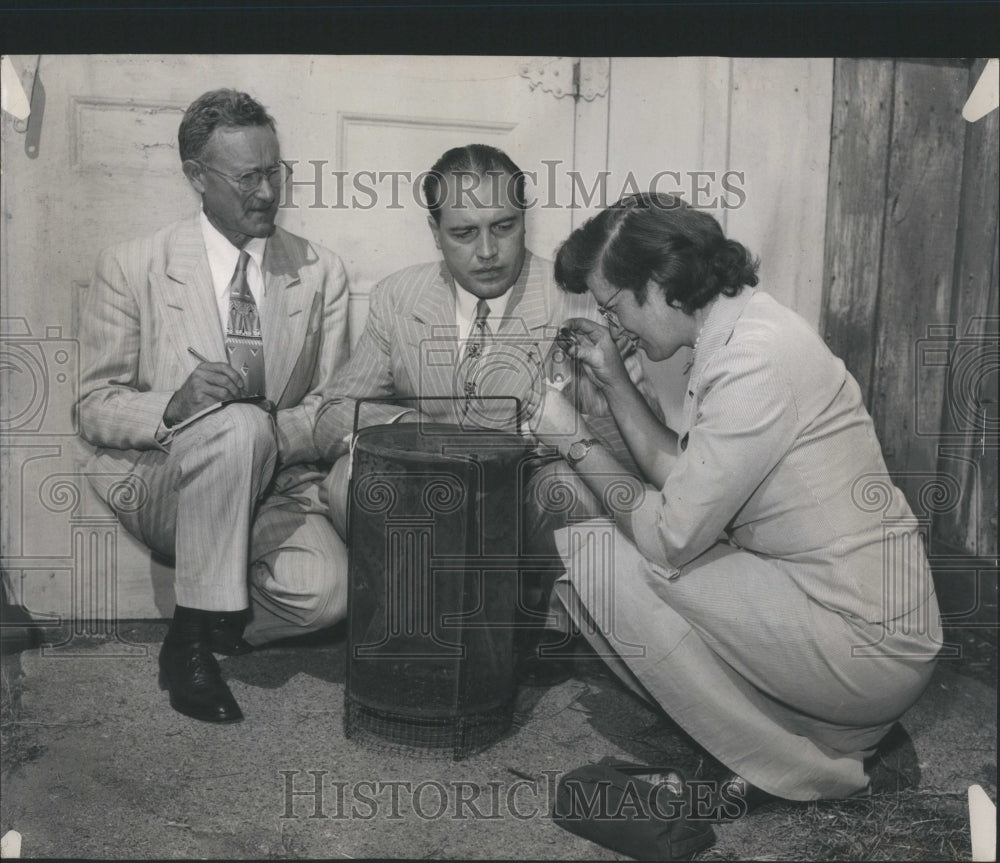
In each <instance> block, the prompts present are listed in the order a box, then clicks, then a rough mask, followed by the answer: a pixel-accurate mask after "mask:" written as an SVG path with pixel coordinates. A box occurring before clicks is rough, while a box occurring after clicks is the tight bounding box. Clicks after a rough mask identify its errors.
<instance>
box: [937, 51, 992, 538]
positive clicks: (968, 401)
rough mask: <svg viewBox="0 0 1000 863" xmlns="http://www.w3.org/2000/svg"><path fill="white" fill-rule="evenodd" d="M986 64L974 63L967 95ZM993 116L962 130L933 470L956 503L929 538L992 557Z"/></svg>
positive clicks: (940, 520)
mask: <svg viewBox="0 0 1000 863" xmlns="http://www.w3.org/2000/svg"><path fill="white" fill-rule="evenodd" d="M984 65H985V61H979V62H978V63H976V64H974V65H973V68H972V70H971V75H970V79H969V84H968V87H969V91H970V92H971V89H972V87H973V86H974V85H975V82H976V81H977V80H978V78H979V75H980V74H981V71H982V67H983V66H984ZM998 127H1000V115H998V113H997V112H996V111H993V112H992V113H990V114H988V115H987V116H986V117H984V118H983V119H981V120H979V121H977V122H976V123H971V124H969V125H968V127H967V132H966V142H965V162H964V167H963V175H962V199H961V211H960V214H959V224H958V248H957V251H956V261H955V284H954V294H953V297H952V312H951V319H952V322H953V323H954V325H955V330H956V335H957V336H958V338H957V339H956V343H955V345H954V347H953V349H952V351H951V355H950V364H949V367H948V389H947V399H946V401H945V405H944V414H943V417H942V422H941V444H942V446H941V453H940V456H941V457H940V459H939V462H938V470H939V471H940V472H942V473H947V474H950V475H951V476H953V477H954V478H955V479H956V481H957V482H958V484H959V487H960V489H961V495H960V498H959V501H958V503H957V505H956V506H955V507H954V508H952V509H948V510H946V511H944V512H942V513H940V514H939V515H938V516H937V517H936V518H935V520H934V534H933V535H934V539H935V540H936V541H943V542H945V543H947V544H948V545H949V546H951V547H953V548H956V549H960V550H962V551H963V552H966V553H968V554H970V555H979V556H982V557H988V556H995V555H996V554H997V434H998V427H997V392H996V390H997V365H998V356H997V347H996V344H997V335H998V334H997V320H996V316H997V294H998V284H997V246H998V235H997V212H998V210H1000V166H998V162H1000V141H998Z"/></svg>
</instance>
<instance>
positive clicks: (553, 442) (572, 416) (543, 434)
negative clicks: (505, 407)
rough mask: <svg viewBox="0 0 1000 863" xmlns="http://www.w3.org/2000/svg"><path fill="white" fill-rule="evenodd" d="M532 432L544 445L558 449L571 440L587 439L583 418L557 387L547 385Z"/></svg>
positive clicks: (534, 419) (532, 425)
mask: <svg viewBox="0 0 1000 863" xmlns="http://www.w3.org/2000/svg"><path fill="white" fill-rule="evenodd" d="M531 430H532V432H533V433H534V435H535V437H536V438H538V440H540V441H541V442H542V443H544V444H548V445H549V446H554V447H558V446H559V444H560V443H567V442H568V441H569V439H570V438H574V439H575V438H577V437H586V436H587V431H588V429H587V426H586V423H584V421H583V417H581V416H580V414H579V413H578V412H577V410H576V408H575V407H573V405H572V404H571V403H570V402H569V400H568V399H567V398H566V396H564V395H563V394H562V393H561V392H560V391H559V390H558V389H556V387H554V386H552V385H551V384H547V385H546V386H545V389H544V390H543V392H542V399H541V403H540V404H539V405H538V406H537V409H536V413H535V414H534V416H533V417H532V424H531Z"/></svg>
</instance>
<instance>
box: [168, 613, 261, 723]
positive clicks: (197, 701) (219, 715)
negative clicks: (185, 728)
mask: <svg viewBox="0 0 1000 863" xmlns="http://www.w3.org/2000/svg"><path fill="white" fill-rule="evenodd" d="M211 617H212V612H208V611H201V610H198V609H192V608H184V607H182V606H177V608H176V609H175V611H174V619H173V622H172V623H171V624H170V630H169V631H168V632H167V637H166V638H165V639H164V640H163V647H162V648H161V649H160V688H161V689H166V690H168V691H169V693H170V706H171V707H173V708H174V710H176V711H177V712H178V713H183V714H184V715H185V716H190V717H191V718H192V719H200V720H201V721H202V722H239V721H240V720H241V719H242V718H243V712H242V711H241V710H240V706H239V705H238V704H237V703H236V699H235V698H233V694H232V693H231V692H230V691H229V687H228V686H226V682H225V681H224V680H223V679H222V671H221V669H220V668H219V663H218V660H216V658H215V657H214V656H213V655H212V650H211V648H210V646H209V641H208V628H209V621H210V618H211Z"/></svg>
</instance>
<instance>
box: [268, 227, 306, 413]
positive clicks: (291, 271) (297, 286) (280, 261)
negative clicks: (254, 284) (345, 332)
mask: <svg viewBox="0 0 1000 863" xmlns="http://www.w3.org/2000/svg"><path fill="white" fill-rule="evenodd" d="M297 258H298V255H295V254H294V253H293V250H291V249H290V248H289V246H288V243H287V239H286V236H285V234H284V232H283V231H282V230H281V229H280V228H279V229H278V230H276V231H275V232H274V234H273V235H272V236H271V238H270V239H269V240H268V241H267V248H266V250H265V252H264V266H263V276H264V297H263V299H262V301H261V335H262V337H263V339H264V375H265V381H266V389H267V397H268V398H269V399H271V401H273V402H274V403H275V404H277V403H279V402H280V400H281V396H282V394H283V393H284V391H285V387H286V386H288V379H289V378H290V377H291V374H292V370H293V369H294V368H295V363H296V362H297V361H298V358H299V355H300V354H301V353H302V344H303V342H304V341H305V336H306V330H307V328H308V326H309V320H310V317H311V312H312V306H313V300H314V298H315V296H316V288H315V285H313V284H310V283H308V282H303V281H302V279H301V277H300V275H299V267H300V266H301V265H302V264H304V263H306V262H305V261H304V260H297Z"/></svg>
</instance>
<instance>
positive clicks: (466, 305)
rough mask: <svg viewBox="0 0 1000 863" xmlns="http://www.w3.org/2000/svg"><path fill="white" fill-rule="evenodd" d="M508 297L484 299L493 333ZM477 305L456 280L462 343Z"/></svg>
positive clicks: (459, 330) (456, 319)
mask: <svg viewBox="0 0 1000 863" xmlns="http://www.w3.org/2000/svg"><path fill="white" fill-rule="evenodd" d="M234 266H235V264H234ZM509 299H510V288H508V289H507V291H506V292H505V293H504V294H502V295H501V296H499V297H493V299H489V300H487V301H486V304H487V305H488V306H489V307H490V316H489V317H488V318H487V319H486V322H487V323H488V324H489V326H490V330H492V331H493V332H494V333H496V331H497V329H498V328H499V326H500V319H501V318H502V317H503V313H504V312H505V311H506V310H507V300H509ZM477 305H479V297H477V296H476V295H475V294H472V293H469V291H467V290H465V288H463V287H462V286H461V285H460V284H458V282H455V324H456V325H457V326H458V340H459V342H462V343H464V342H465V341H467V340H468V338H469V336H470V335H471V334H472V325H473V324H474V323H475V322H476V306H477Z"/></svg>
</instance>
